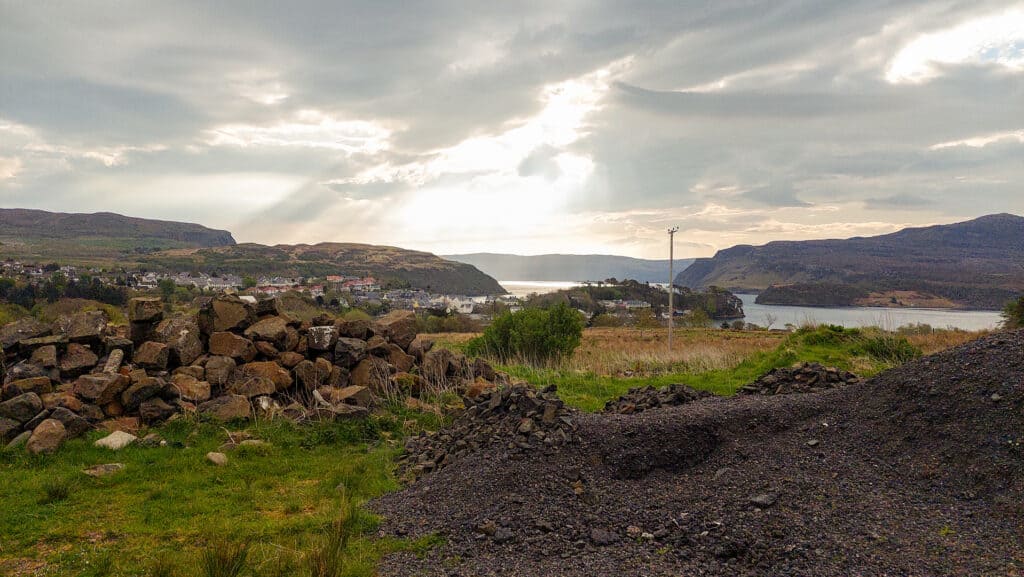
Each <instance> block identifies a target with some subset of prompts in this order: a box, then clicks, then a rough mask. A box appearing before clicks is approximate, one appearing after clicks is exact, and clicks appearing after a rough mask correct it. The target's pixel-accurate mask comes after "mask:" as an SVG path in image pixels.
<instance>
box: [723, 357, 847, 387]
mask: <svg viewBox="0 0 1024 577" xmlns="http://www.w3.org/2000/svg"><path fill="white" fill-rule="evenodd" d="M859 382H860V377H858V376H857V375H855V374H853V373H851V372H849V371H844V370H841V369H837V368H835V367H826V366H824V365H822V364H821V363H802V364H800V365H798V366H795V367H789V368H779V369H772V370H770V371H768V372H767V373H765V374H763V375H761V376H760V377H758V378H757V380H756V381H754V382H753V383H750V384H749V385H744V386H742V387H740V390H739V391H737V392H738V393H739V394H741V395H789V394H793V393H815V392H818V391H824V390H827V389H833V388H835V387H839V386H842V385H854V384H857V383H859Z"/></svg>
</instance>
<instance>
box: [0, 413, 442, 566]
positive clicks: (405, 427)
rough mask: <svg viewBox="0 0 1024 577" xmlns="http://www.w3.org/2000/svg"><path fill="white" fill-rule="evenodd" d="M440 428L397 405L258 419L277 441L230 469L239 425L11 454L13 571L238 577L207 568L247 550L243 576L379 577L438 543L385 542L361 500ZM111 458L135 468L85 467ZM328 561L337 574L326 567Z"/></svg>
mask: <svg viewBox="0 0 1024 577" xmlns="http://www.w3.org/2000/svg"><path fill="white" fill-rule="evenodd" d="M437 424H438V423H437V421H436V417H432V416H431V415H427V414H411V413H407V412H403V411H401V410H398V409H396V410H393V411H390V412H388V413H387V414H385V415H384V416H382V417H374V418H372V419H370V420H367V421H365V422H350V423H331V424H321V425H310V426H304V427H297V426H294V425H290V424H288V423H286V422H280V421H278V422H274V423H259V424H256V425H254V426H250V427H249V428H248V429H247V431H246V432H247V433H248V434H249V435H251V436H252V437H254V438H258V439H261V440H263V441H266V442H267V443H268V444H267V445H265V446H253V447H239V448H237V449H235V450H233V451H227V452H226V453H227V455H228V459H229V462H228V464H227V466H224V467H217V466H215V465H213V464H211V463H209V462H207V460H206V458H205V455H206V453H207V452H209V451H216V450H218V448H219V447H220V446H221V445H222V444H223V443H225V442H226V441H227V440H228V429H225V428H222V427H220V426H216V425H212V424H204V423H193V422H185V421H179V422H172V423H169V424H167V425H165V426H163V427H162V428H161V429H160V430H159V434H160V435H162V436H163V437H164V439H165V440H166V441H168V445H167V446H165V447H154V448H144V447H137V446H129V447H128V448H126V449H123V450H121V451H119V452H116V453H115V452H112V451H109V450H107V449H101V448H96V447H93V446H92V441H93V440H95V439H96V438H98V437H101V436H103V435H102V433H99V432H94V433H91V434H90V435H89V436H88V437H87V438H83V439H78V440H74V441H70V442H68V443H66V444H65V446H64V447H62V448H61V450H60V451H59V452H58V453H57V454H55V455H52V456H32V455H29V454H27V453H25V452H24V451H23V450H13V451H2V452H0V478H3V479H4V482H3V483H0V503H2V504H3V515H0V536H2V539H0V574H3V575H54V576H56V575H80V576H83V577H102V576H128V575H138V576H144V575H152V576H164V577H167V576H170V575H177V576H181V577H184V576H191V575H210V576H213V575H228V574H230V573H220V572H216V571H214V572H212V573H211V570H210V569H209V568H207V567H206V565H208V564H209V563H211V562H212V561H220V562H222V563H223V562H225V561H226V559H225V558H220V559H217V558H216V557H217V555H220V556H221V557H226V556H229V555H226V554H227V553H240V552H243V551H244V553H245V556H246V559H245V563H244V567H245V570H244V571H243V572H242V573H239V575H247V576H251V577H256V576H261V577H262V576H278V575H280V576H285V575H310V576H321V575H323V576H328V575H338V576H341V575H345V576H360V575H373V574H374V572H375V567H376V564H377V561H378V559H379V557H380V556H381V555H382V554H384V553H385V552H388V551H395V550H400V549H405V550H409V549H412V550H417V549H421V548H423V547H427V546H430V545H431V542H430V541H418V542H410V541H395V540H379V539H375V538H372V533H373V530H374V528H375V526H376V522H377V521H376V519H374V518H373V516H371V515H369V514H368V513H366V512H365V511H363V510H362V509H361V508H360V507H359V506H360V505H361V504H362V503H363V502H364V501H366V500H367V499H370V498H372V497H374V496H377V495H380V494H381V493H383V492H385V491H390V490H393V489H395V488H396V487H397V484H396V482H395V480H394V478H393V476H392V474H391V470H392V466H391V463H392V460H393V458H394V456H395V454H396V451H397V450H398V448H399V447H400V444H399V442H398V441H399V440H400V439H401V437H402V436H403V435H405V434H407V433H410V432H412V431H415V430H418V429H419V428H420V427H423V426H429V427H431V428H434V427H436V426H437ZM234 434H235V435H236V436H237V432H235V433H234ZM112 462H119V463H123V464H124V465H126V467H125V469H124V470H122V471H120V472H117V473H114V474H113V475H111V476H109V477H104V478H99V479H95V478H92V477H89V476H86V475H85V474H83V473H82V470H83V469H85V468H87V467H90V466H93V465H98V464H104V463H112ZM325 558H329V559H328V563H330V565H331V568H328V569H330V570H319V569H317V567H314V565H318V564H319V565H323V562H324V559H325ZM318 562H319V563H318Z"/></svg>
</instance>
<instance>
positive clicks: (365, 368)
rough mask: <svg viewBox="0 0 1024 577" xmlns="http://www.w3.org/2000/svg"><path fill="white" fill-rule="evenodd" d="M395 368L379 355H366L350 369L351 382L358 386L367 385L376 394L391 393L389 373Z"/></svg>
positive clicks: (392, 372)
mask: <svg viewBox="0 0 1024 577" xmlns="http://www.w3.org/2000/svg"><path fill="white" fill-rule="evenodd" d="M394 372H395V368H394V367H392V366H391V365H390V364H388V362H387V361H385V360H384V359H381V358H379V357H366V358H365V359H363V360H361V361H359V364H358V365H356V368H354V369H352V375H351V382H352V384H353V385H356V386H359V387H367V388H369V389H370V390H371V391H373V392H374V393H376V394H378V395H382V396H385V395H387V394H390V393H391V375H392V374H394Z"/></svg>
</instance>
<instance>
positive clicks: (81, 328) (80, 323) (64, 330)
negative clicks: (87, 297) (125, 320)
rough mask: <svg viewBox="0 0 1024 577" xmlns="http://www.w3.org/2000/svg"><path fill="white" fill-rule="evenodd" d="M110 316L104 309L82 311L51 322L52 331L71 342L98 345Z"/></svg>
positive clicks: (104, 333) (100, 342)
mask: <svg viewBox="0 0 1024 577" xmlns="http://www.w3.org/2000/svg"><path fill="white" fill-rule="evenodd" d="M109 322H110V318H109V317H108V316H107V313H106V312H104V311H83V312H79V313H75V314H73V315H71V316H69V317H60V318H58V319H57V320H56V322H54V323H53V333H54V334H62V335H64V336H66V337H67V338H68V340H69V341H71V342H73V343H84V344H90V345H93V346H94V347H97V348H98V347H99V345H101V344H102V343H103V337H104V336H105V335H106V332H107V323H109Z"/></svg>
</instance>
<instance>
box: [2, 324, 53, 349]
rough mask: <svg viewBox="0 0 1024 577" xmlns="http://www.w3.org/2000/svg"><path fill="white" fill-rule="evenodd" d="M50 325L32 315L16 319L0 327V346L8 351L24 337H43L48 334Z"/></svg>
mask: <svg viewBox="0 0 1024 577" xmlns="http://www.w3.org/2000/svg"><path fill="white" fill-rule="evenodd" d="M51 330H52V329H51V328H50V325H47V324H44V323H41V322H39V321H37V320H36V319H34V318H32V317H25V318H22V319H18V320H16V321H14V322H12V323H7V324H6V325H4V326H2V327H0V346H2V347H3V350H5V351H10V350H12V349H14V347H15V345H17V344H18V343H19V342H21V341H23V340H26V339H34V338H38V337H45V336H47V335H49V334H50V331H51Z"/></svg>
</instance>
